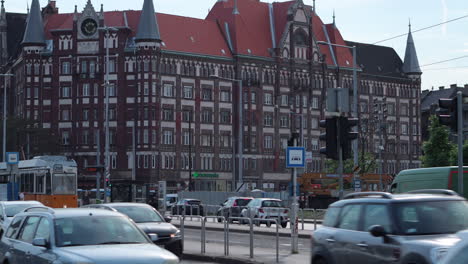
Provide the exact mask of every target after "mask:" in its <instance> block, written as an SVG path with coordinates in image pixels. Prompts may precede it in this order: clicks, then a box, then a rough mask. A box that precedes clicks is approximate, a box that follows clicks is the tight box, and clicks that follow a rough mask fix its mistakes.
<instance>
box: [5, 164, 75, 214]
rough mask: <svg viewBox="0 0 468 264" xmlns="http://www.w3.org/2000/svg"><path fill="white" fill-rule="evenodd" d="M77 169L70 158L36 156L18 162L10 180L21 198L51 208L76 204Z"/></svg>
mask: <svg viewBox="0 0 468 264" xmlns="http://www.w3.org/2000/svg"><path fill="white" fill-rule="evenodd" d="M3 165H4V164H3ZM1 167H2V168H3V167H5V169H6V166H1ZM77 172H78V170H77V165H76V162H75V161H74V160H72V159H68V158H67V157H64V156H40V157H34V158H33V159H30V160H22V161H20V162H19V164H18V174H17V175H15V177H11V179H12V182H13V183H14V184H16V185H18V188H19V193H20V194H23V195H24V200H35V201H39V202H41V203H43V204H44V205H45V206H49V207H52V208H61V207H77V206H78V202H77V188H76V186H77V180H78V179H77V178H78V177H77ZM19 196H22V195H19Z"/></svg>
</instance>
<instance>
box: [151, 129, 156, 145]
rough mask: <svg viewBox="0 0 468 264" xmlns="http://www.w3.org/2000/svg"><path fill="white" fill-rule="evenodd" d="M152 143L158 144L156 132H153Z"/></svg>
mask: <svg viewBox="0 0 468 264" xmlns="http://www.w3.org/2000/svg"><path fill="white" fill-rule="evenodd" d="M151 142H153V144H156V130H153V131H151Z"/></svg>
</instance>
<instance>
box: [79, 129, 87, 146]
mask: <svg viewBox="0 0 468 264" xmlns="http://www.w3.org/2000/svg"><path fill="white" fill-rule="evenodd" d="M81 143H82V144H83V145H88V143H89V131H88V130H84V131H83V134H82V138H81Z"/></svg>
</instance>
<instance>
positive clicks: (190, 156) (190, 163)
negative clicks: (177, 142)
mask: <svg viewBox="0 0 468 264" xmlns="http://www.w3.org/2000/svg"><path fill="white" fill-rule="evenodd" d="M189 114H190V116H189V137H190V138H189V192H191V191H193V179H192V142H193V135H192V116H193V112H192V110H189Z"/></svg>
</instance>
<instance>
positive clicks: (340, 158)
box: [336, 118, 343, 200]
mask: <svg viewBox="0 0 468 264" xmlns="http://www.w3.org/2000/svg"><path fill="white" fill-rule="evenodd" d="M336 130H337V135H338V136H337V137H336V141H337V144H338V175H339V177H340V180H339V184H340V190H339V197H340V200H342V199H343V147H342V146H341V136H340V135H341V120H340V118H337V119H336Z"/></svg>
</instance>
